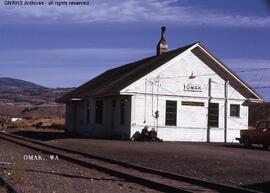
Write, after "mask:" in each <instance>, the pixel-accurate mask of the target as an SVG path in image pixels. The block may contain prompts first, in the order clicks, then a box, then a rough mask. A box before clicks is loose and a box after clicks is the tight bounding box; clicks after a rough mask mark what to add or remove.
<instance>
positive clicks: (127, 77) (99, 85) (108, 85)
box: [56, 43, 196, 103]
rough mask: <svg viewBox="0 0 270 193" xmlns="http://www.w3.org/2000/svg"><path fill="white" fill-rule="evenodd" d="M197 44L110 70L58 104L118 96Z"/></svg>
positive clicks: (70, 93)
mask: <svg viewBox="0 0 270 193" xmlns="http://www.w3.org/2000/svg"><path fill="white" fill-rule="evenodd" d="M195 44H196V43H194V44H190V45H187V46H184V47H181V48H178V49H175V50H172V51H169V52H166V53H163V54H161V55H158V56H157V55H156V56H152V57H149V58H145V59H142V60H139V61H136V62H133V63H130V64H126V65H123V66H120V67H117V68H113V69H111V70H108V71H106V72H104V73H102V74H100V75H99V76H97V77H95V78H94V79H92V80H90V81H88V82H86V83H85V84H83V85H81V86H79V87H78V88H76V89H74V90H73V91H71V92H69V93H67V94H66V95H64V96H63V97H61V98H59V99H57V100H56V102H62V103H65V102H67V101H69V100H70V99H71V98H83V97H86V96H110V95H117V94H119V93H120V91H121V90H122V89H123V88H125V87H126V86H128V85H130V84H131V83H133V82H135V81H136V80H138V79H140V78H142V77H143V76H145V75H146V74H148V73H150V72H152V71H153V70H155V69H156V68H158V67H160V66H162V65H163V64H165V63H166V62H168V61H170V60H171V59H173V58H174V57H176V56H177V55H179V54H181V53H182V52H184V51H186V50H187V49H189V48H190V47H192V46H193V45H195Z"/></svg>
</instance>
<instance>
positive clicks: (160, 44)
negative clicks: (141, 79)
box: [157, 26, 168, 55]
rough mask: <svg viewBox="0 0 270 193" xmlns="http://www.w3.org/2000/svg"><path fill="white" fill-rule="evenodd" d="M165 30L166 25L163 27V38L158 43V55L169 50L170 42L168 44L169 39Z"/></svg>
mask: <svg viewBox="0 0 270 193" xmlns="http://www.w3.org/2000/svg"><path fill="white" fill-rule="evenodd" d="M165 31H166V27H164V26H162V27H161V38H160V40H159V42H158V45H157V55H160V54H163V53H165V52H167V51H168V44H167V41H166V39H165Z"/></svg>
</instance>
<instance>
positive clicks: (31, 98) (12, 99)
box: [0, 78, 73, 106]
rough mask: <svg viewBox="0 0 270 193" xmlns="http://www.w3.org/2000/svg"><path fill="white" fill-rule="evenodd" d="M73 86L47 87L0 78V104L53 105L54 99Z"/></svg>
mask: <svg viewBox="0 0 270 193" xmlns="http://www.w3.org/2000/svg"><path fill="white" fill-rule="evenodd" d="M72 89H73V88H47V87H44V86H40V85H38V84H35V83H32V82H28V81H24V80H19V79H14V78H0V104H2V105H3V104H5V105H29V106H32V105H53V104H56V103H55V99H56V98H58V97H60V96H62V95H64V94H65V93H67V92H69V91H70V90H72Z"/></svg>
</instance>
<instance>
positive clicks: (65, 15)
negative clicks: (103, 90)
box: [0, 0, 270, 100]
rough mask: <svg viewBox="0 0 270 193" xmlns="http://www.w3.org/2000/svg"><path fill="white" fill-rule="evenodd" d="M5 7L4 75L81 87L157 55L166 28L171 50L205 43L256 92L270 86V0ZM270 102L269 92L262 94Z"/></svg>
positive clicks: (0, 12) (1, 34)
mask: <svg viewBox="0 0 270 193" xmlns="http://www.w3.org/2000/svg"><path fill="white" fill-rule="evenodd" d="M3 2H4V1H1V2H0V58H1V60H0V69H1V70H0V76H2V77H14V78H19V79H24V80H29V81H33V82H35V83H38V84H41V85H44V86H49V87H73V86H79V85H80V84H82V83H84V82H85V81H87V80H89V79H91V78H93V77H94V76H96V75H98V74H99V73H101V72H103V71H105V70H107V69H109V68H112V67H116V66H119V65H122V64H125V63H128V62H132V61H134V60H137V59H140V58H143V57H147V56H150V55H154V54H155V46H156V43H157V41H158V40H159V36H160V26H162V25H165V26H166V27H167V34H166V35H167V41H168V43H169V49H174V48H177V47H181V46H184V45H186V44H190V43H193V42H196V41H201V42H202V43H203V44H204V45H205V46H206V47H207V48H208V49H209V50H210V51H212V52H213V53H214V54H215V55H216V56H217V57H218V58H219V59H221V60H222V61H223V62H224V63H225V64H226V65H227V66H229V67H230V68H231V69H232V70H233V71H235V72H238V71H241V70H252V69H254V71H251V72H245V73H238V75H239V76H240V77H242V78H243V79H244V80H246V81H247V82H248V83H249V84H250V85H251V86H253V87H268V86H270V70H268V69H267V70H257V69H259V68H270V52H269V50H270V49H269V45H270V37H269V34H270V3H269V1H266V0H237V1H235V0H224V1H223V0H219V1H216V0H204V1H201V0H162V1H159V0H125V1H118V0H114V1H109V0H90V5H89V6H60V7H59V6H49V5H45V6H7V5H4V3H3ZM257 91H258V92H259V93H261V94H262V95H263V96H264V97H265V98H266V99H267V100H270V89H269V88H264V89H261V88H260V89H257Z"/></svg>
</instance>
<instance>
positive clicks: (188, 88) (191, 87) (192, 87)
mask: <svg viewBox="0 0 270 193" xmlns="http://www.w3.org/2000/svg"><path fill="white" fill-rule="evenodd" d="M202 89H203V88H202V85H199V84H184V90H185V91H193V92H202Z"/></svg>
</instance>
